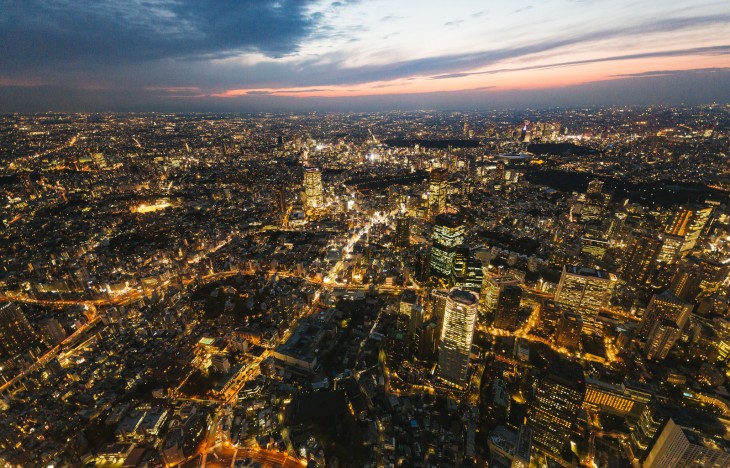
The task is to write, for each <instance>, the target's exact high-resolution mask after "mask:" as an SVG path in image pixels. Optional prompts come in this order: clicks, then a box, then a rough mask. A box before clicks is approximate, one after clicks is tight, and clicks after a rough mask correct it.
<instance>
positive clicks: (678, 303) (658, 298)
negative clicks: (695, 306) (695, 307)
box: [636, 291, 692, 338]
mask: <svg viewBox="0 0 730 468" xmlns="http://www.w3.org/2000/svg"><path fill="white" fill-rule="evenodd" d="M691 312H692V304H690V303H688V302H685V301H683V300H681V299H679V298H678V297H677V296H675V295H674V294H672V292H671V291H664V292H663V293H661V294H654V295H653V296H652V297H651V300H650V301H649V304H648V305H647V306H646V310H645V311H644V315H643V316H642V317H641V322H640V323H639V327H638V329H637V331H636V333H637V335H638V336H639V337H641V338H645V337H647V336H649V333H650V332H651V330H652V328H654V325H656V324H657V323H658V322H660V321H661V320H665V319H668V320H672V321H673V322H675V323H676V324H677V325H678V326H679V328H680V329H682V328H684V325H685V324H686V323H687V319H688V318H689V315H690V313H691Z"/></svg>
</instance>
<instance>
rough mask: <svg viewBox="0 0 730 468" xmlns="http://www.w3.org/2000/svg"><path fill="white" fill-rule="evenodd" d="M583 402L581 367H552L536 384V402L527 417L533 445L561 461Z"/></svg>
mask: <svg viewBox="0 0 730 468" xmlns="http://www.w3.org/2000/svg"><path fill="white" fill-rule="evenodd" d="M584 398H585V381H584V375H583V368H582V367H581V365H580V364H578V363H576V362H571V361H566V360H559V361H557V362H555V363H553V364H552V365H551V367H550V369H549V370H548V371H547V373H546V374H544V375H543V376H541V377H540V378H539V379H538V380H537V382H536V387H535V399H534V400H533V402H532V405H531V406H530V411H529V414H528V416H527V424H528V425H529V426H530V427H532V430H533V433H532V440H533V443H534V444H535V445H537V446H538V447H539V448H541V449H542V450H544V451H545V452H547V453H549V454H552V455H553V456H556V457H558V458H560V457H561V456H562V453H563V450H564V449H565V448H566V446H567V445H568V442H569V441H570V434H571V428H572V426H573V424H574V423H575V420H576V418H577V417H578V411H580V408H581V406H582V405H583V399H584Z"/></svg>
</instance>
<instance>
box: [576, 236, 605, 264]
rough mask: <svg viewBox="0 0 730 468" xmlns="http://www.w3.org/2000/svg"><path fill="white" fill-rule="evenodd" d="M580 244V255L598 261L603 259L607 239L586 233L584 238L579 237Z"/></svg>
mask: <svg viewBox="0 0 730 468" xmlns="http://www.w3.org/2000/svg"><path fill="white" fill-rule="evenodd" d="M580 243H581V248H580V253H584V254H587V255H590V256H591V257H594V258H596V259H598V260H602V259H603V257H604V255H606V251H607V250H608V248H609V242H608V239H605V238H603V236H600V235H596V234H595V233H586V235H585V236H583V237H581V239H580Z"/></svg>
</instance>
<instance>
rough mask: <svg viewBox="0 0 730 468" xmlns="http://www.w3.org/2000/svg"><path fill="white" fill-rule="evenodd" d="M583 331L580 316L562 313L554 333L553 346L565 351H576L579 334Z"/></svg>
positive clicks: (566, 312)
mask: <svg viewBox="0 0 730 468" xmlns="http://www.w3.org/2000/svg"><path fill="white" fill-rule="evenodd" d="M582 330H583V319H582V318H581V316H580V315H578V314H574V313H572V312H568V311H563V312H562V313H561V314H560V321H559V322H558V327H557V330H556V332H555V344H557V345H558V346H562V347H563V348H566V349H571V350H575V349H578V343H580V334H581V331H582Z"/></svg>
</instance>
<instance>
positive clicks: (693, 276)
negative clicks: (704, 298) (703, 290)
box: [669, 262, 702, 302]
mask: <svg viewBox="0 0 730 468" xmlns="http://www.w3.org/2000/svg"><path fill="white" fill-rule="evenodd" d="M701 283H702V269H701V268H700V266H699V265H697V264H694V263H691V262H684V263H682V265H680V267H679V268H678V269H677V271H676V272H675V273H674V276H673V277H672V281H671V283H670V285H669V290H670V291H671V292H672V293H673V294H674V295H675V296H677V297H678V298H679V299H681V300H683V301H685V302H691V301H694V300H695V298H696V297H697V295H698V294H699V292H700V284H701Z"/></svg>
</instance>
